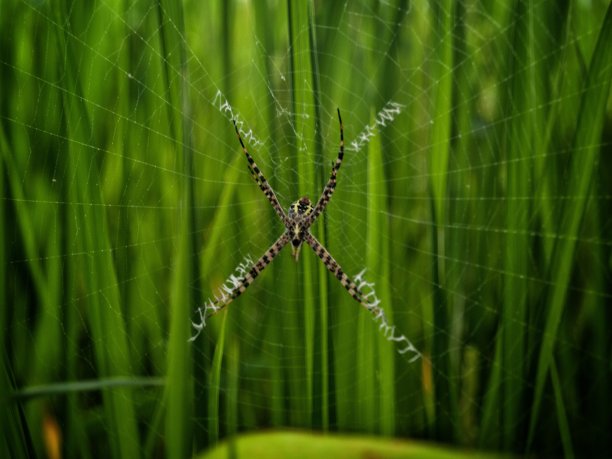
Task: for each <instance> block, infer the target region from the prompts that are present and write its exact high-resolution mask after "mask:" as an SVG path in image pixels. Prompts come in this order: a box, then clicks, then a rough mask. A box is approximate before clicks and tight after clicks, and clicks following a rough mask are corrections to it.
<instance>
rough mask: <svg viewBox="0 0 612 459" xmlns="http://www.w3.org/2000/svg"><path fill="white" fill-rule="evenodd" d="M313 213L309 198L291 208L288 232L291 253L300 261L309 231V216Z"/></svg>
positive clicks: (292, 205)
mask: <svg viewBox="0 0 612 459" xmlns="http://www.w3.org/2000/svg"><path fill="white" fill-rule="evenodd" d="M311 213H312V203H311V202H310V199H308V196H303V197H301V198H300V199H298V200H297V201H295V202H294V203H293V204H291V206H290V207H289V213H288V214H287V217H288V219H289V225H287V231H289V233H290V234H291V253H292V255H293V258H295V261H296V262H297V261H298V258H299V256H300V249H301V248H302V243H303V242H304V236H305V235H306V231H308V226H309V223H308V216H309V215H310V214H311Z"/></svg>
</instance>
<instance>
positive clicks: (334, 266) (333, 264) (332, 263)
mask: <svg viewBox="0 0 612 459" xmlns="http://www.w3.org/2000/svg"><path fill="white" fill-rule="evenodd" d="M304 240H305V241H306V242H307V243H308V245H309V246H310V247H312V250H314V252H315V253H316V254H317V255H318V256H319V258H320V259H321V261H322V262H323V264H324V265H325V267H326V268H327V269H328V270H329V272H331V273H332V274H333V275H334V277H335V278H336V279H338V280H339V281H340V283H341V284H342V286H343V287H344V288H345V289H346V290H347V291H348V292H349V295H351V296H352V297H353V299H355V301H357V302H358V303H359V304H361V305H362V306H363V307H365V308H366V309H367V310H368V311H370V312H371V313H372V314H374V315H375V316H376V315H378V314H379V313H380V311H381V310H380V308H379V307H378V306H377V305H376V304H372V303H370V302H368V299H367V298H366V297H365V296H364V294H363V292H362V291H361V290H360V289H359V287H358V286H357V284H355V282H354V281H353V280H352V279H351V278H350V277H348V276H347V275H346V274H345V273H344V271H342V268H341V267H340V265H339V264H338V262H337V261H336V260H334V258H333V257H332V256H331V255H330V253H329V252H328V251H327V249H326V248H325V247H323V244H321V243H320V242H319V241H317V239H316V238H315V237H314V236H313V235H312V234H310V232H306V234H305V236H304Z"/></svg>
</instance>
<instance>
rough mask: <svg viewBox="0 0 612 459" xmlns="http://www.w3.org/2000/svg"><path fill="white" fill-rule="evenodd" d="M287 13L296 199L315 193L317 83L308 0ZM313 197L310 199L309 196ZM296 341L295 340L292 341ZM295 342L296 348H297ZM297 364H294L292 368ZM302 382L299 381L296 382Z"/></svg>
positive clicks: (306, 420) (305, 421) (308, 378)
mask: <svg viewBox="0 0 612 459" xmlns="http://www.w3.org/2000/svg"><path fill="white" fill-rule="evenodd" d="M287 13H288V23H289V41H290V44H291V74H292V79H291V85H292V92H291V94H292V97H293V109H294V113H295V115H296V116H294V117H293V119H292V122H293V125H294V130H295V142H296V150H295V151H294V154H295V157H296V166H297V171H298V176H297V185H298V189H297V190H296V191H297V193H296V194H295V198H296V199H297V198H298V197H299V196H316V195H318V193H317V192H316V191H315V189H314V185H315V184H316V182H315V174H314V172H315V171H314V168H313V167H312V164H314V163H315V154H316V151H317V142H316V141H315V140H316V138H317V130H318V129H317V127H318V126H319V121H318V110H317V107H316V97H315V93H316V88H317V83H316V79H315V75H314V73H313V71H314V68H315V62H313V50H312V49H311V46H312V42H311V33H312V31H311V29H312V27H314V24H313V20H314V19H313V5H312V3H311V2H310V1H299V2H292V1H288V2H287ZM313 199H314V198H313ZM303 249H304V250H303V251H302V253H303V252H306V251H309V250H308V248H307V247H304V248H303ZM315 263H317V260H315V258H314V256H313V255H312V253H308V254H303V255H302V257H301V259H300V264H301V265H302V266H301V269H302V275H303V280H302V282H301V284H302V285H304V289H303V292H302V295H303V298H304V306H303V314H304V315H303V320H302V324H301V326H299V327H298V330H302V339H301V340H300V341H301V342H302V343H303V348H304V354H303V355H301V356H298V355H296V356H295V360H294V361H295V362H299V361H303V362H304V365H305V372H306V375H305V377H304V376H303V375H299V374H297V373H296V374H295V375H294V377H295V379H294V377H292V380H293V389H292V393H293V394H295V395H297V394H300V393H301V396H300V397H297V398H295V399H293V400H294V402H293V403H296V402H297V403H298V404H299V405H300V406H295V408H294V409H292V410H291V411H292V412H291V413H290V417H291V418H293V419H294V420H295V421H296V423H297V425H304V426H310V425H311V424H312V421H313V419H312V413H313V390H314V384H315V377H314V349H315V343H314V338H315V334H314V333H315V322H316V314H315V311H316V304H317V301H316V300H315V296H314V292H313V290H312V287H311V286H312V285H314V280H315V279H317V278H318V277H319V275H318V272H317V269H321V268H320V267H318V266H316V265H315ZM296 344H297V343H296ZM301 347H302V346H301V345H297V346H296V349H299V348H301ZM298 368H299V365H296V369H298ZM299 381H303V383H299Z"/></svg>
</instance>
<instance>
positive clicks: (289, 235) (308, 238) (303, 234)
mask: <svg viewBox="0 0 612 459" xmlns="http://www.w3.org/2000/svg"><path fill="white" fill-rule="evenodd" d="M338 121H339V123H340V148H339V150H338V157H337V158H336V161H335V163H334V164H333V166H332V170H331V175H330V177H329V180H328V181H327V184H326V185H325V188H324V189H323V193H321V196H320V197H319V200H318V201H317V202H316V204H315V205H314V206H313V205H312V203H311V201H310V199H308V197H306V196H303V197H301V198H300V199H298V200H297V201H295V202H294V203H293V204H291V206H289V210H288V212H285V210H284V209H283V208H282V207H281V205H280V203H279V202H278V198H277V197H276V194H275V193H274V190H273V189H272V187H271V186H270V184H269V183H268V181H267V180H266V178H265V177H264V175H263V173H262V172H261V170H260V169H259V167H258V166H257V164H255V161H254V160H253V157H252V156H251V155H250V154H249V152H248V151H247V149H246V147H245V146H244V142H243V141H242V137H241V136H240V131H239V130H238V125H237V124H236V121H234V128H235V130H236V136H237V137H238V141H239V142H240V146H241V147H242V151H243V152H244V155H245V157H246V159H247V163H248V164H247V166H248V168H249V171H250V172H251V176H252V177H253V179H254V180H255V182H256V183H257V185H258V186H259V189H260V190H261V191H262V192H263V194H264V195H265V196H266V198H267V199H268V201H270V204H272V208H273V209H274V211H275V212H276V214H277V215H278V218H279V219H280V220H281V222H282V223H283V226H284V231H283V233H282V234H281V235H280V236H279V238H278V239H277V240H276V242H274V244H272V246H271V247H270V248H269V249H268V250H267V251H266V252H265V253H264V254H263V255H262V256H261V257H260V258H259V260H257V261H256V262H255V263H254V264H253V266H251V268H250V270H248V271H245V274H244V277H242V278H241V279H236V281H235V283H234V286H233V288H232V289H227V290H225V292H224V294H223V295H222V297H221V298H217V299H216V300H215V301H214V302H212V304H211V306H210V307H209V309H210V310H212V311H213V312H212V313H211V314H210V315H208V316H206V318H208V317H210V316H211V315H213V314H216V313H217V312H219V311H220V310H222V309H223V308H225V307H226V306H227V305H228V304H230V303H231V302H232V301H233V300H235V299H236V298H237V297H239V296H240V295H241V294H242V293H244V291H245V290H246V289H247V287H248V286H249V285H251V284H252V283H253V281H254V280H255V278H257V276H259V274H260V273H261V272H262V271H263V270H264V269H265V268H266V266H268V265H269V264H270V263H271V262H272V261H273V260H274V258H275V257H276V256H277V255H278V254H279V252H280V251H281V250H282V249H283V247H285V245H287V244H288V243H289V242H291V249H292V255H293V257H294V258H295V260H296V261H297V259H298V257H299V254H300V249H301V247H302V245H303V243H304V242H306V244H308V245H309V246H310V247H311V248H312V250H313V251H314V252H315V253H316V254H317V256H318V257H319V258H320V259H321V261H322V262H323V264H324V265H325V267H326V268H327V269H328V270H329V272H330V273H331V274H332V275H333V276H334V277H335V278H336V279H338V281H339V282H340V284H342V286H343V287H344V288H345V289H346V290H347V291H348V293H349V295H350V296H351V297H353V298H354V299H355V300H356V301H358V302H359V303H360V304H361V305H362V306H364V307H365V308H366V309H368V310H369V311H371V312H374V313H375V312H376V311H377V310H378V308H376V307H375V305H374V306H373V305H371V304H369V303H368V296H366V295H364V294H363V292H362V291H361V289H360V287H359V286H358V285H357V284H356V283H355V282H354V281H353V280H352V279H351V278H350V277H348V276H347V275H346V274H345V273H344V271H342V268H340V265H339V264H338V262H336V260H334V258H333V257H332V256H331V255H330V253H329V252H328V251H327V249H326V248H325V247H324V246H323V245H322V244H321V243H320V242H319V241H318V240H317V239H316V238H315V237H314V236H313V235H312V233H311V232H310V227H311V226H312V224H313V223H314V222H315V220H316V219H317V218H318V217H319V215H321V213H322V212H323V210H324V209H325V207H326V206H327V204H328V203H329V200H330V198H331V196H332V194H333V193H334V191H335V189H336V175H337V174H338V169H340V166H341V165H342V159H343V158H344V131H343V128H342V118H341V117H340V109H338Z"/></svg>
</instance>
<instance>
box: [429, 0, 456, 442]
mask: <svg viewBox="0 0 612 459" xmlns="http://www.w3.org/2000/svg"><path fill="white" fill-rule="evenodd" d="M453 21H454V6H453V4H452V2H451V1H449V0H445V1H442V2H436V3H434V4H433V5H432V22H433V33H434V36H435V37H440V38H439V40H438V41H437V43H436V46H435V49H434V58H433V62H432V64H433V67H434V68H432V75H431V77H432V78H433V79H434V80H435V81H436V84H435V85H433V94H432V97H431V102H432V105H431V107H432V108H431V110H432V113H431V120H432V129H431V137H430V138H431V141H430V148H431V153H430V171H431V181H430V190H431V210H432V220H433V222H434V225H433V226H432V235H431V237H432V242H433V250H432V264H433V266H432V269H433V273H434V278H433V280H432V282H433V285H434V289H435V292H434V295H433V296H432V298H433V302H434V303H433V320H434V327H435V330H436V333H435V337H434V341H433V348H432V365H433V374H434V391H435V400H436V401H435V407H436V415H435V416H436V418H435V431H436V437H437V438H438V439H449V438H451V437H452V435H453V428H452V420H453V419H454V418H455V415H454V413H455V410H454V408H453V404H454V402H453V399H454V398H455V396H454V388H453V387H452V385H451V384H449V382H450V380H451V379H453V378H452V377H449V376H448V375H449V374H450V372H451V366H450V361H449V353H448V351H449V347H450V343H449V336H450V334H451V331H450V314H449V311H448V310H447V308H448V303H447V298H446V293H445V292H444V291H442V288H441V286H442V285H444V284H445V282H446V276H445V271H446V267H445V260H446V255H445V253H446V249H445V244H444V228H445V225H446V222H447V215H446V202H447V200H446V188H447V183H446V181H447V173H446V171H447V170H448V158H449V153H450V148H451V145H450V132H451V115H452V110H451V107H452V81H453V80H452V78H453V72H452V71H451V70H450V69H453V53H452V50H453V34H452V33H450V32H449V31H450V30H451V28H452V24H453Z"/></svg>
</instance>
